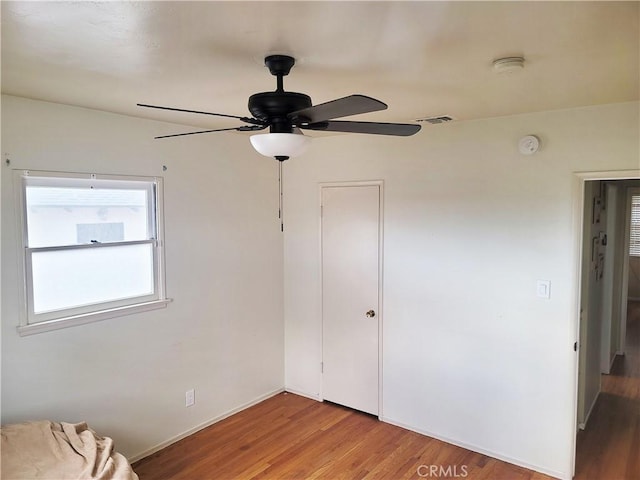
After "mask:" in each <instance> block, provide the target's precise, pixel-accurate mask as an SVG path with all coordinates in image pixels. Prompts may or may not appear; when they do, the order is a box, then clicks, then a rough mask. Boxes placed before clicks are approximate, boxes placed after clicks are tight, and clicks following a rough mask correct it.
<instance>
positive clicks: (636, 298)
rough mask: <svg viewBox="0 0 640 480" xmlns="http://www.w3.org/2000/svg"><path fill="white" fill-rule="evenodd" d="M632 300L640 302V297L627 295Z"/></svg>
mask: <svg viewBox="0 0 640 480" xmlns="http://www.w3.org/2000/svg"><path fill="white" fill-rule="evenodd" d="M627 300H628V301H630V302H640V297H627Z"/></svg>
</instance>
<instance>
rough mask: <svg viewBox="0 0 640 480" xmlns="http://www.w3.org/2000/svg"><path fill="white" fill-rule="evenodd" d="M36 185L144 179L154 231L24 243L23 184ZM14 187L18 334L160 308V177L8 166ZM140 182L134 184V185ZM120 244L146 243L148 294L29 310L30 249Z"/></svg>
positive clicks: (163, 301) (120, 184)
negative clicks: (108, 238)
mask: <svg viewBox="0 0 640 480" xmlns="http://www.w3.org/2000/svg"><path fill="white" fill-rule="evenodd" d="M31 179H37V185H44V186H46V185H47V184H49V185H51V186H63V187H64V186H73V185H74V184H75V185H80V186H85V185H86V182H87V180H89V181H91V180H95V181H97V182H100V183H102V181H107V182H108V183H110V184H111V185H106V188H111V189H118V188H122V189H125V188H127V186H128V188H131V187H132V186H133V185H132V184H133V183H135V182H138V183H144V184H145V189H146V190H147V194H148V198H149V200H150V201H151V203H152V205H150V206H149V207H148V211H147V217H148V218H147V221H148V222H149V225H150V227H151V229H152V232H153V233H154V235H150V237H151V238H149V239H144V240H131V241H122V242H106V243H91V244H74V245H55V246H54V245H52V246H39V247H30V246H29V232H28V225H27V211H26V208H27V199H26V187H27V186H28V185H29V183H31V185H33V184H34V183H35V182H34V181H31V182H30V180H31ZM14 186H15V192H16V212H17V215H16V217H17V219H16V220H17V222H18V230H17V235H16V236H17V243H18V249H19V251H20V254H19V255H20V257H21V262H20V263H21V268H20V275H21V278H20V288H19V295H20V305H21V308H20V322H19V325H18V327H17V328H18V333H19V334H20V335H21V336H23V335H31V334H34V333H41V332H45V331H51V330H57V329H60V328H67V327H71V326H75V325H83V324H86V323H91V322H95V321H99V320H104V319H107V318H114V317H119V316H123V315H129V314H133V313H138V312H144V311H148V310H155V309H158V308H164V307H166V305H167V304H168V303H169V302H170V301H171V299H168V298H167V297H166V287H165V266H164V228H163V227H164V224H163V218H164V212H163V182H162V178H161V177H142V176H132V175H107V174H96V173H75V172H74V173H72V172H50V171H38V170H14ZM137 187H140V185H137ZM125 245H151V252H152V269H153V293H152V294H149V295H138V296H132V297H128V298H123V299H118V300H111V301H106V302H96V303H92V304H88V305H82V306H76V307H70V308H65V309H60V310H55V311H47V312H42V313H35V312H34V297H33V295H34V293H33V271H32V257H33V254H34V253H38V252H50V251H74V250H80V249H98V248H109V247H112V248H113V247H118V246H125Z"/></svg>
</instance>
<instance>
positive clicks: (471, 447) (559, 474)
mask: <svg viewBox="0 0 640 480" xmlns="http://www.w3.org/2000/svg"><path fill="white" fill-rule="evenodd" d="M380 420H381V421H383V422H385V423H390V424H391V425H395V426H397V427H401V428H404V429H405V430H410V431H412V432H416V433H419V434H420V435H425V436H427V437H431V438H435V439H436V440H440V441H443V442H445V443H449V444H451V445H455V446H457V447H462V448H464V449H466V450H471V451H472V452H476V453H481V454H482V455H487V456H489V457H492V458H495V459H497V460H501V461H503V462H507V463H511V464H513V465H517V466H519V467H523V468H527V469H529V470H533V471H536V472H539V473H543V474H545V475H548V476H550V477H554V478H559V479H561V480H571V479H572V475H571V474H570V473H562V472H556V471H554V470H548V469H546V468H543V467H539V466H537V465H531V464H529V463H527V462H523V461H521V460H518V459H515V458H511V457H509V456H508V455H503V454H501V453H496V452H492V451H490V450H486V449H484V448H481V447H478V446H476V445H471V444H468V443H465V442H460V441H457V440H452V439H450V438H447V437H443V436H442V435H437V434H435V433H433V432H427V431H426V430H421V429H419V428H415V427H412V426H411V425H406V424H404V423H402V422H398V421H395V420H393V419H391V418H388V417H380Z"/></svg>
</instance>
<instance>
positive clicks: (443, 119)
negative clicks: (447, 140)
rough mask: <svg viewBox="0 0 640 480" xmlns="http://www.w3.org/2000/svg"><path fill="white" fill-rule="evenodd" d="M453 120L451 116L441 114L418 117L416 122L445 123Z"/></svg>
mask: <svg viewBox="0 0 640 480" xmlns="http://www.w3.org/2000/svg"><path fill="white" fill-rule="evenodd" d="M451 121H453V117H451V116H449V115H443V116H441V117H428V118H419V119H418V120H416V122H424V123H430V124H431V125H440V124H441V123H447V122H451Z"/></svg>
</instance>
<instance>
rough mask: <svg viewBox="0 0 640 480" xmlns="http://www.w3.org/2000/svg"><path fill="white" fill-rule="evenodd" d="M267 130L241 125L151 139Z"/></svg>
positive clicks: (256, 126) (255, 126)
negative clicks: (231, 131)
mask: <svg viewBox="0 0 640 480" xmlns="http://www.w3.org/2000/svg"><path fill="white" fill-rule="evenodd" d="M265 128H267V126H266V125H264V126H263V125H251V126H249V125H243V126H241V127H231V128H217V129H215V130H200V131H198V132H186V133H174V134H172V135H161V136H159V137H153V138H154V139H156V140H157V139H159V138H170V137H184V136H185V135H198V134H200V133H212V132H228V131H230V130H236V131H238V132H253V131H256V130H264V129H265Z"/></svg>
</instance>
